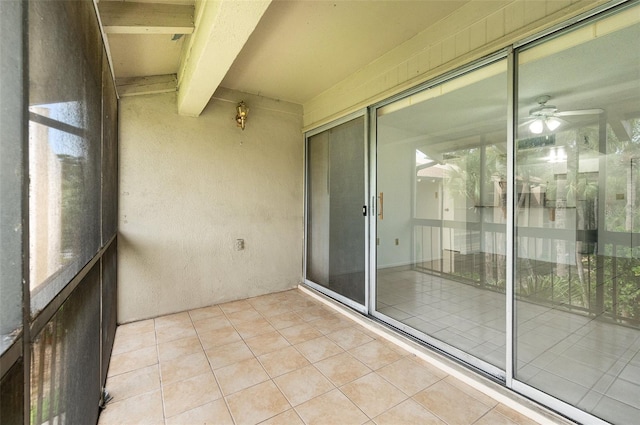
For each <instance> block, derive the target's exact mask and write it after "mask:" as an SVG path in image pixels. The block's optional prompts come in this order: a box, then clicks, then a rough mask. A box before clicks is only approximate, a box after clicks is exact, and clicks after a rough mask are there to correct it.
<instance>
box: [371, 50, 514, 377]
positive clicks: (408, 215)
mask: <svg viewBox="0 0 640 425" xmlns="http://www.w3.org/2000/svg"><path fill="white" fill-rule="evenodd" d="M506 69H507V64H506V61H505V60H502V61H499V62H494V63H492V64H490V65H487V66H484V67H482V68H479V69H476V70H474V71H472V72H469V73H466V74H464V75H462V76H460V77H457V78H455V79H453V80H449V81H447V82H445V83H442V84H440V85H438V86H435V87H431V88H429V89H427V90H425V91H422V92H419V93H417V94H414V95H412V96H410V97H408V98H403V99H400V100H398V101H396V102H394V103H391V104H388V105H385V106H382V107H380V108H378V109H377V113H376V115H377V127H376V130H377V140H376V142H377V146H376V158H377V168H376V173H377V192H378V204H379V206H378V218H377V229H376V230H377V235H376V238H377V239H376V244H377V245H376V247H377V255H376V260H377V265H376V268H377V273H376V309H377V312H379V313H381V314H382V315H384V316H385V317H387V318H390V319H392V320H393V321H395V322H399V323H401V324H402V325H403V326H405V327H410V328H412V329H414V330H416V331H417V332H419V333H420V334H424V335H428V337H430V338H432V339H431V340H430V341H429V342H431V343H435V345H438V344H440V346H441V348H443V349H445V350H449V351H453V354H454V355H459V353H463V356H464V357H465V360H466V359H467V358H475V359H479V360H480V363H476V365H479V366H480V367H484V366H486V365H491V366H492V367H493V368H491V367H489V368H486V369H491V371H490V373H492V372H494V371H495V370H504V369H505V359H506V346H505V342H506V336H505V335H506V334H505V320H506V318H505V310H506V304H505V302H506V300H505V295H504V294H505V283H506V269H505V267H506V241H505V231H506V227H505V226H506V204H505V200H506V192H505V191H506V152H507V149H506V146H507V73H506ZM418 336H420V335H418ZM442 343H444V345H443V344H442ZM451 347H453V349H454V350H451ZM498 374H499V375H500V373H498ZM501 375H502V376H504V373H501Z"/></svg>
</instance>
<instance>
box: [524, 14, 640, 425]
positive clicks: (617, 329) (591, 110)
mask: <svg viewBox="0 0 640 425" xmlns="http://www.w3.org/2000/svg"><path fill="white" fill-rule="evenodd" d="M638 12H639V10H638V7H635V8H632V9H629V10H627V11H626V12H623V13H621V14H619V15H613V16H610V17H608V18H605V19H604V21H605V22H597V23H594V24H591V25H589V26H587V27H586V28H585V27H583V28H581V29H578V30H576V31H574V32H573V33H571V34H569V35H566V36H562V37H559V38H556V39H555V40H552V41H551V42H548V43H542V44H539V45H537V46H535V47H532V48H530V49H528V50H526V51H523V52H522V53H521V54H520V55H519V60H518V62H519V84H518V93H519V98H518V118H519V125H518V129H517V145H516V170H515V172H516V176H515V182H516V184H515V186H516V194H515V197H516V214H517V215H516V261H515V263H516V264H515V267H516V274H515V293H516V297H517V303H516V309H515V311H516V323H515V325H516V326H515V328H516V344H515V349H516V362H515V366H516V367H515V378H516V379H518V380H519V381H523V382H525V383H527V384H529V385H531V386H532V387H535V388H537V389H539V390H541V391H544V392H546V393H547V394H550V395H552V396H554V397H557V398H558V399H560V400H563V401H565V402H567V403H569V404H571V405H574V406H577V407H578V408H579V409H582V410H585V411H587V412H589V413H592V414H593V415H595V416H599V417H601V418H603V419H605V420H607V421H611V422H614V423H634V422H637V418H638V417H640V397H639V396H638V395H639V394H640V384H639V381H638V377H639V376H640V375H638V372H639V371H640V248H639V246H640V244H639V242H640V223H639V222H640V220H638V218H639V217H640V215H639V214H640V213H639V211H640V208H639V206H640V204H639V203H638V202H639V201H638V200H639V199H640V184H639V182H640V169H638V161H639V158H640V108H638V105H640V51H639V50H638V49H637V47H636V45H637V43H634V42H630V40H640V25H639V24H637V23H635V24H633V22H634V21H635V22H637V20H638V19H637V16H639V15H638ZM633 16H635V18H634V19H629V18H630V17H633ZM604 28H606V32H603V31H604V30H603V29H604ZM594 34H596V35H597V38H595V37H593V35H594ZM540 96H545V97H548V98H549V99H548V101H547V103H546V105H547V106H548V105H554V107H553V108H547V109H548V110H547V111H546V112H545V114H547V117H546V118H547V119H550V118H553V119H557V120H558V121H559V122H560V125H559V126H558V127H557V128H556V129H555V130H551V129H550V128H548V127H545V128H543V130H542V131H541V132H536V131H534V130H536V129H535V128H534V129H532V128H531V125H530V122H531V120H532V119H534V120H535V119H538V118H539V117H538V116H537V115H536V110H537V108H536V103H539V101H538V100H537V99H539V98H540Z"/></svg>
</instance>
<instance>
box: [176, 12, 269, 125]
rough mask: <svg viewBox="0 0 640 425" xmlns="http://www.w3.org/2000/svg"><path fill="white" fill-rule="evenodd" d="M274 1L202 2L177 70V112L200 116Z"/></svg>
mask: <svg viewBox="0 0 640 425" xmlns="http://www.w3.org/2000/svg"><path fill="white" fill-rule="evenodd" d="M270 3H271V0H258V1H237V0H219V1H203V2H201V3H200V4H199V7H200V8H201V9H199V11H198V17H197V29H196V31H195V32H194V33H193V35H192V36H191V37H190V40H188V43H189V44H188V46H187V48H186V50H185V52H186V54H185V55H183V58H182V61H181V63H180V70H179V71H178V113H179V114H180V115H187V116H193V117H197V116H199V115H200V114H201V113H202V111H203V110H204V108H205V106H207V103H208V102H209V100H210V99H211V96H212V95H213V92H214V91H215V90H216V89H217V88H218V86H219V85H220V82H221V81H222V79H223V78H224V76H225V75H226V74H227V71H228V70H229V68H230V67H231V65H232V64H233V61H234V60H235V59H236V57H237V56H238V53H240V51H241V50H242V48H243V47H244V45H245V43H246V42H247V40H248V39H249V36H250V35H251V33H252V32H253V30H254V29H255V28H256V26H257V25H258V22H260V19H261V18H262V15H263V14H264V12H265V11H266V10H267V7H268V6H269V4H270Z"/></svg>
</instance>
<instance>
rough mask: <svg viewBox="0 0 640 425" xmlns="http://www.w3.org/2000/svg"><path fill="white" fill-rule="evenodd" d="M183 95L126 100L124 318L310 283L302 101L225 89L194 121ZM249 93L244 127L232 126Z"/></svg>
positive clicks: (121, 251) (121, 255)
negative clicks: (184, 111)
mask: <svg viewBox="0 0 640 425" xmlns="http://www.w3.org/2000/svg"><path fill="white" fill-rule="evenodd" d="M175 96H176V95H175V93H171V94H161V95H149V96H138V97H129V98H123V99H121V101H120V212H119V230H120V233H119V240H118V262H119V263H118V267H119V271H118V285H119V289H118V322H119V323H124V322H129V321H133V320H138V319H143V318H149V317H155V316H158V315H163V314H167V313H172V312H177V311H183V310H187V309H192V308H197V307H202V306H206V305H211V304H214V303H219V302H224V301H229V300H235V299H240V298H246V297H250V296H255V295H260V294H264V293H269V292H274V291H280V290H285V289H288V288H291V287H294V286H295V285H297V283H298V282H299V281H300V279H301V274H302V266H301V264H302V246H303V221H302V216H303V197H302V196H303V195H302V193H303V167H302V163H303V143H302V135H301V133H300V129H301V127H302V110H301V107H300V106H299V105H293V104H289V103H285V102H278V101H275V100H271V99H265V98H261V97H257V96H251V95H246V94H243V93H238V92H233V91H230V90H225V89H220V90H218V92H216V94H215V95H214V98H213V99H212V100H211V102H210V103H209V105H208V106H207V107H206V109H205V110H204V112H203V113H202V115H201V116H200V117H199V118H190V117H182V116H178V115H177V110H176V98H175ZM240 100H244V101H245V102H246V103H247V105H248V106H249V108H250V112H249V118H248V121H247V128H246V130H245V131H242V130H241V129H240V128H238V127H236V124H235V121H234V116H235V105H236V103H237V102H238V101H240ZM236 239H244V240H245V249H244V250H242V251H236V250H235V241H236Z"/></svg>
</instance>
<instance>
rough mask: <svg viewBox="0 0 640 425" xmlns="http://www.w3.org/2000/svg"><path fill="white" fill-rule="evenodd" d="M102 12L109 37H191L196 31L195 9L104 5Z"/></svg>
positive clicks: (172, 6)
mask: <svg viewBox="0 0 640 425" xmlns="http://www.w3.org/2000/svg"><path fill="white" fill-rule="evenodd" d="M98 9H99V11H100V19H101V21H102V25H103V27H104V31H105V32H106V33H108V34H191V33H193V30H194V23H193V15H194V10H195V8H194V6H192V5H182V4H160V3H131V2H121V1H102V2H100V3H98Z"/></svg>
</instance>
